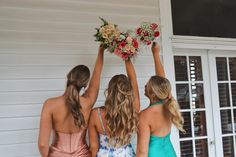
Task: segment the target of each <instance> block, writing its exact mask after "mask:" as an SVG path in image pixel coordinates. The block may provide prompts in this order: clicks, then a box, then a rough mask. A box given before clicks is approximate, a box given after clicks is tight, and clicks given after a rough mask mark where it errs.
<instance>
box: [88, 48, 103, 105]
mask: <svg viewBox="0 0 236 157" xmlns="http://www.w3.org/2000/svg"><path fill="white" fill-rule="evenodd" d="M103 55H104V49H103V48H102V47H101V46H100V47H99V48H98V55H97V60H96V63H95V67H94V70H93V74H92V78H91V80H90V83H89V86H88V89H87V90H86V92H85V94H84V96H85V97H87V98H88V99H89V100H90V102H91V105H92V106H91V107H93V105H94V103H95V101H96V100H97V97H98V92H99V87H100V78H101V73H102V67H103Z"/></svg>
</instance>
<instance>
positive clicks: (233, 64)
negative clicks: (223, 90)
mask: <svg viewBox="0 0 236 157" xmlns="http://www.w3.org/2000/svg"><path fill="white" fill-rule="evenodd" d="M229 68H230V79H231V80H236V58H229Z"/></svg>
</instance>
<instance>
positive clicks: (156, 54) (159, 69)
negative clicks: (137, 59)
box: [152, 42, 165, 77]
mask: <svg viewBox="0 0 236 157" xmlns="http://www.w3.org/2000/svg"><path fill="white" fill-rule="evenodd" d="M152 54H153V58H154V64H155V72H156V75H158V76H162V77H165V71H164V68H163V66H162V63H161V59H160V46H159V45H158V44H157V43H155V42H154V43H153V44H152Z"/></svg>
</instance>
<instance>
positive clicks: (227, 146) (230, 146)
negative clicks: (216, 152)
mask: <svg viewBox="0 0 236 157" xmlns="http://www.w3.org/2000/svg"><path fill="white" fill-rule="evenodd" d="M223 150H224V157H234V143H233V137H232V136H230V137H223Z"/></svg>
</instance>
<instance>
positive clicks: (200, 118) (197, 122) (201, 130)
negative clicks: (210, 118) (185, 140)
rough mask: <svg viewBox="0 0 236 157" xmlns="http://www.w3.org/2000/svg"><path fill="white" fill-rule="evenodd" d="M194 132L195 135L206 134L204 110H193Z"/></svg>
mask: <svg viewBox="0 0 236 157" xmlns="http://www.w3.org/2000/svg"><path fill="white" fill-rule="evenodd" d="M193 122H194V133H195V136H206V135H207V129H206V115H205V111H200V112H193Z"/></svg>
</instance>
